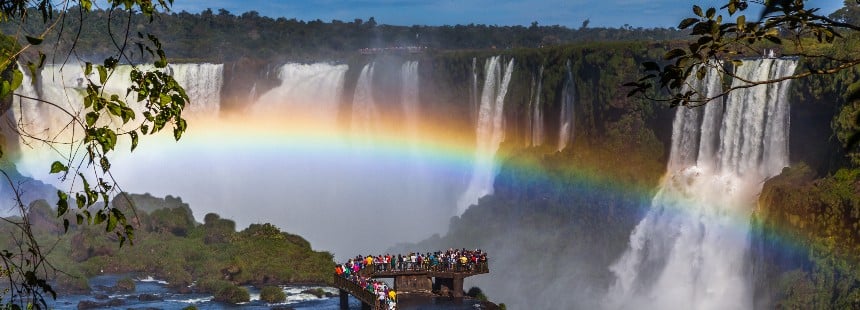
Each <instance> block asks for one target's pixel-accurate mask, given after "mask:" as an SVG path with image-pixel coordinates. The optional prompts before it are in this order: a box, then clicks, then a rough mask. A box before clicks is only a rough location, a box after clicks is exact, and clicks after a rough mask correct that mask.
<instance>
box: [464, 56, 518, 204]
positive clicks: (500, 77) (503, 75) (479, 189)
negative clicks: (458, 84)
mask: <svg viewBox="0 0 860 310" xmlns="http://www.w3.org/2000/svg"><path fill="white" fill-rule="evenodd" d="M502 66H503V64H502V60H501V57H499V56H495V57H492V58H490V59H489V60H488V61H487V64H486V65H485V70H484V72H486V74H485V79H484V88H483V90H482V92H481V104H480V107H479V110H478V122H477V124H476V126H475V127H476V129H475V131H476V133H477V135H476V136H477V141H476V150H475V163H474V164H473V167H474V169H473V170H472V178H471V180H470V181H469V185H468V187H467V188H466V191H465V192H463V194H462V195H461V196H460V199H459V200H458V201H457V211H458V214H462V213H463V212H464V211H466V209H467V208H469V206H470V205H472V204H475V203H477V202H478V199H479V198H481V197H484V196H486V195H489V194H492V193H493V180H494V178H495V176H496V171H497V169H498V165H497V164H496V162H495V156H496V151H498V149H499V145H500V144H501V143H502V141H503V140H504V139H505V127H504V125H505V124H504V111H503V110H504V105H505V95H507V93H508V84H510V82H511V73H512V72H513V67H514V60H513V59H511V60H510V61H509V62H508V64H507V66H505V67H504V68H503V67H502Z"/></svg>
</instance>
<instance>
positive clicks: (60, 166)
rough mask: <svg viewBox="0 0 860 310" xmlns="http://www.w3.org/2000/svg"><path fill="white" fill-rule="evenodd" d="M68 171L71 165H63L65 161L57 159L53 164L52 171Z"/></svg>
mask: <svg viewBox="0 0 860 310" xmlns="http://www.w3.org/2000/svg"><path fill="white" fill-rule="evenodd" d="M68 171H69V167H66V165H63V163H61V162H59V161H55V162H54V163H52V164H51V173H59V172H68Z"/></svg>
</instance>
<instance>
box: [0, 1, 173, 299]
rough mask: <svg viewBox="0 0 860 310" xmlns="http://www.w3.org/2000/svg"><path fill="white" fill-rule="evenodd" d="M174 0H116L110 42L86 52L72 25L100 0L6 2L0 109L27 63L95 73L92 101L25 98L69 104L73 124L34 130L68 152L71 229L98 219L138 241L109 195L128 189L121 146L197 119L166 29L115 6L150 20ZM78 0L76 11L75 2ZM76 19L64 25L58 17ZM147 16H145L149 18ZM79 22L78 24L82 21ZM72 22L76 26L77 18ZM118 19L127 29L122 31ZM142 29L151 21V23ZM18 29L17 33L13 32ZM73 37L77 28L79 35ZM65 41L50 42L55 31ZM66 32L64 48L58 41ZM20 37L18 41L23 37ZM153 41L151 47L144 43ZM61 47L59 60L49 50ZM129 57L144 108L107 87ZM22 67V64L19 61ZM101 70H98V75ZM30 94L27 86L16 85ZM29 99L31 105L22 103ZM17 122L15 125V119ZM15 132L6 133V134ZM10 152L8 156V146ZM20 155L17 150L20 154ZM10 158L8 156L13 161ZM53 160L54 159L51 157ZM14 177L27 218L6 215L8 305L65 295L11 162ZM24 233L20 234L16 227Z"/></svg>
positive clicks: (62, 202) (134, 89)
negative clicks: (123, 184)
mask: <svg viewBox="0 0 860 310" xmlns="http://www.w3.org/2000/svg"><path fill="white" fill-rule="evenodd" d="M171 3H172V1H157V2H155V3H153V1H149V0H128V1H110V2H108V3H107V4H106V5H105V7H106V10H105V11H100V12H99V13H100V14H102V15H105V14H106V16H105V18H104V20H105V21H106V22H107V23H108V24H112V25H114V26H116V27H107V28H101V29H100V31H101V32H102V34H103V36H102V37H101V38H99V39H100V40H103V42H102V43H103V44H104V45H105V46H109V48H107V49H106V50H104V51H102V53H101V54H100V55H99V56H98V57H90V58H87V59H82V58H80V57H77V56H78V54H77V49H76V44H77V43H78V40H77V38H78V37H77V36H73V35H70V32H73V31H68V32H65V33H64V29H80V28H81V27H80V25H83V24H87V25H89V21H88V20H87V19H86V16H87V15H88V13H90V11H91V9H92V5H93V3H92V1H90V0H80V1H62V2H59V3H55V2H54V1H49V0H37V1H29V0H14V1H3V3H2V5H0V21H2V29H0V32H2V33H0V57H2V58H0V72H2V73H0V101H2V102H3V103H2V104H0V115H2V114H5V113H6V112H7V111H8V110H9V109H10V106H11V104H10V103H11V97H12V93H13V91H14V90H16V89H17V88H18V87H19V86H20V85H21V84H22V82H23V77H24V74H23V72H22V69H24V68H25V69H26V70H27V71H29V73H30V74H31V75H36V74H38V72H39V71H40V70H41V69H42V67H43V66H44V65H45V64H46V63H49V62H54V63H70V62H78V61H80V62H81V64H80V65H81V66H82V67H83V69H84V74H85V75H86V77H85V78H84V79H83V86H84V87H83V91H82V92H80V94H79V95H80V96H81V98H82V99H83V102H84V106H83V108H75V109H72V108H67V107H65V105H63V104H61V103H58V102H46V101H41V100H30V101H22V103H21V104H22V105H39V106H44V107H46V108H48V109H57V110H58V112H59V113H61V114H65V115H67V116H68V119H67V120H66V121H67V125H66V126H63V127H61V128H60V129H59V131H58V132H50V133H48V130H47V129H46V128H37V129H35V130H34V131H33V132H35V131H39V132H45V133H46V134H36V135H34V136H32V139H33V142H34V143H37V144H44V145H45V146H47V147H50V148H54V149H55V150H57V151H58V158H62V159H61V160H60V161H55V162H53V163H51V164H50V170H49V171H50V173H51V174H55V175H57V177H58V179H60V180H62V181H63V182H66V183H65V184H64V186H66V185H67V186H68V187H66V188H63V187H64V186H60V187H61V189H59V190H57V191H56V197H57V204H56V210H57V211H56V213H54V214H56V215H55V217H56V218H59V219H60V223H62V224H61V227H62V230H63V231H67V230H68V228H69V226H70V225H71V224H72V223H76V224H77V225H82V224H84V223H86V224H87V225H91V226H94V227H100V228H101V227H103V230H104V232H105V233H110V234H113V237H114V238H115V240H117V241H118V242H119V244H120V246H121V245H123V244H125V243H126V242H133V241H134V235H135V234H134V228H133V225H132V224H131V223H129V222H128V221H127V217H126V214H124V213H123V211H121V210H120V209H118V208H115V207H113V205H112V204H110V203H109V197H112V196H114V195H115V194H117V193H118V191H119V189H118V188H119V187H118V186H117V184H116V182H115V180H114V179H113V177H111V173H110V168H111V164H110V158H112V157H113V152H114V151H115V148H116V146H117V141H118V139H125V138H126V137H127V138H128V139H129V140H130V141H131V151H133V150H134V149H135V148H136V147H137V145H138V142H139V140H140V138H141V136H146V135H152V134H155V133H157V132H160V131H162V129H165V128H169V129H172V131H173V136H174V138H175V139H176V140H179V139H180V137H181V136H182V133H183V132H185V129H186V127H187V124H186V121H185V120H184V119H183V118H182V116H181V115H182V110H183V109H184V107H185V105H186V103H187V102H188V101H189V98H188V96H187V94H186V93H185V90H184V89H183V88H182V87H181V86H180V85H179V84H178V83H177V82H176V81H175V80H174V79H173V77H172V76H171V75H169V74H167V73H166V72H163V70H160V69H163V68H165V67H167V56H166V54H165V52H164V50H163V49H162V45H161V43H160V40H159V39H158V37H157V36H154V35H152V34H150V33H144V32H143V31H140V32H137V33H136V34H137V36H136V39H132V38H131V37H130V35H129V34H130V32H129V31H128V29H130V28H129V27H130V26H131V24H128V21H129V20H127V19H124V20H117V19H114V18H113V17H114V16H115V15H114V13H119V14H123V13H124V14H132V12H137V13H136V14H139V16H140V17H141V18H142V19H143V20H147V19H148V20H149V21H152V20H153V18H154V17H155V16H156V15H157V14H158V12H159V11H161V10H164V11H168V10H169V8H170V4H171ZM74 4H77V5H79V6H78V7H75V10H74V11H71V10H59V9H57V8H63V9H68V8H69V6H71V5H74ZM60 21H63V22H62V23H66V22H68V24H67V25H66V24H64V25H62V26H60V27H55V26H56V25H58V24H61V22H60ZM144 23H145V22H144ZM75 24H77V25H78V26H75ZM66 26H69V27H68V28H67V27H66ZM117 29H126V31H124V32H123V31H120V32H117V31H115V30H117ZM141 30H142V29H141ZM7 36H10V37H11V38H10V37H7ZM69 37H72V38H71V39H69ZM49 38H50V40H49V41H53V42H56V43H57V44H44V45H42V44H43V43H47V42H46V41H45V40H46V39H49ZM59 42H63V44H62V45H63V46H64V49H63V50H62V51H59V50H57V49H56V48H57V47H58V46H60V45H61V44H60V43H59ZM16 43H17V44H16ZM132 45H134V46H136V47H137V48H138V50H139V51H140V53H141V54H144V53H146V54H147V55H146V56H145V57H140V56H138V58H141V59H146V60H148V61H149V62H152V63H153V64H154V67H155V70H149V71H147V70H144V69H141V68H139V67H137V66H135V65H134V64H135V61H133V60H132V56H131V55H129V54H128V49H127V48H126V47H127V46H132ZM144 50H145V51H146V52H144ZM46 53H48V54H51V55H50V56H51V58H50V59H51V60H48V55H46ZM120 62H125V63H130V64H132V69H131V70H130V71H129V72H128V73H129V78H130V80H131V86H129V88H128V89H127V94H129V93H135V94H137V97H136V99H134V101H136V102H137V103H139V104H140V105H139V109H138V110H137V112H135V109H133V108H132V107H131V105H130V104H133V103H132V102H126V101H127V100H126V99H125V98H124V97H123V98H121V97H119V95H117V94H110V93H106V92H105V90H104V88H103V87H102V85H105V84H106V82H107V81H108V80H109V79H110V78H111V77H112V76H113V75H114V73H115V70H116V69H117V66H118V65H119V63H120ZM18 64H20V67H22V69H19V65H18ZM96 76H97V77H96ZM16 96H20V95H16ZM22 108H24V109H27V108H28V107H25V106H22ZM13 127H14V125H13ZM11 130H12V131H17V132H19V133H22V135H30V134H31V133H32V132H30V131H29V130H27V129H24V128H23V127H21V126H20V125H19V126H18V128H11ZM5 139H6V138H5V137H4V138H3V139H0V140H3V141H4V142H5ZM59 145H63V146H68V148H67V149H65V148H64V149H65V150H66V151H60V150H59V149H57V148H56V147H57V146H59ZM0 159H2V160H6V159H7V158H6V157H4V154H3V152H2V150H0ZM12 159H14V158H12ZM5 166H6V165H4V168H6V167H5ZM45 168H48V167H45ZM0 173H2V175H3V177H4V179H5V180H4V183H7V182H6V181H8V184H9V185H10V187H12V188H13V190H12V191H14V192H15V193H16V197H15V202H16V205H15V208H14V212H17V215H18V216H19V218H17V219H15V220H14V221H7V222H4V226H3V227H2V229H3V230H4V232H6V233H9V234H10V236H5V237H6V238H8V239H7V242H6V244H5V247H4V248H3V251H2V255H0V260H2V266H3V267H2V268H0V275H2V277H3V278H4V281H5V282H6V283H8V288H9V290H8V291H7V292H8V293H9V294H8V296H6V294H4V296H3V298H6V297H8V299H6V300H2V306H3V307H10V308H16V309H17V308H23V307H26V308H36V309H41V308H43V307H47V303H46V301H45V299H46V298H56V291H55V289H54V288H53V287H52V286H51V285H50V284H49V282H48V281H46V280H47V279H45V278H44V277H43V275H44V274H46V273H51V272H56V271H57V270H56V269H54V267H55V265H54V264H53V263H52V262H50V261H47V262H46V257H48V256H51V255H54V251H53V250H52V249H51V248H45V247H44V245H45V243H40V242H39V241H44V239H45V238H44V237H43V236H36V235H34V233H36V230H34V229H33V228H32V226H33V223H31V222H30V218H29V216H28V215H27V213H28V212H29V211H28V208H27V207H26V205H25V202H24V201H23V200H22V197H21V196H20V194H17V193H20V192H21V191H20V190H19V188H18V187H20V184H17V185H16V184H14V183H15V182H14V181H13V179H12V177H11V176H10V175H9V173H8V172H7V171H6V169H3V170H0ZM11 236H15V237H11Z"/></svg>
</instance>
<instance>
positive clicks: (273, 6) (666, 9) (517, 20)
mask: <svg viewBox="0 0 860 310" xmlns="http://www.w3.org/2000/svg"><path fill="white" fill-rule="evenodd" d="M725 2H726V1H725V0H699V1H691V0H543V1H514V0H288V1H273V0H243V1H235V0H176V1H175V2H174V7H173V10H174V11H176V12H179V11H182V10H185V11H188V12H192V13H197V12H200V11H202V10H205V9H206V8H211V9H213V10H214V11H216V12H217V11H218V9H221V8H223V9H226V10H228V11H230V12H231V13H233V14H237V15H239V14H241V13H244V12H248V11H257V12H258V13H259V14H260V15H264V16H269V17H274V18H277V17H286V18H296V19H299V20H316V19H320V20H322V21H326V22H328V21H331V20H333V19H337V20H341V21H352V20H354V19H356V18H361V19H363V20H368V19H369V18H370V17H374V18H375V19H376V22H377V23H380V24H390V25H415V24H419V25H454V24H469V23H475V24H488V25H529V24H531V23H532V22H533V21H536V22H538V24H540V25H562V26H568V27H571V28H578V27H580V25H582V22H583V21H584V20H586V19H588V20H590V25H591V26H592V27H601V26H602V27H620V26H623V25H625V24H627V25H631V26H633V27H646V28H648V27H674V26H677V24H678V22H680V21H681V19H683V18H685V17H689V16H690V15H691V14H692V13H691V7H692V5H693V4H698V5H699V6H702V7H705V8H706V7H712V6H713V7H719V6H721V5H723V4H724V3H725ZM808 6H809V7H820V8H822V12H826V13H827V14H829V13H830V12H833V11H835V10H836V9H838V8H840V7H842V1H839V0H810V1H809V4H808Z"/></svg>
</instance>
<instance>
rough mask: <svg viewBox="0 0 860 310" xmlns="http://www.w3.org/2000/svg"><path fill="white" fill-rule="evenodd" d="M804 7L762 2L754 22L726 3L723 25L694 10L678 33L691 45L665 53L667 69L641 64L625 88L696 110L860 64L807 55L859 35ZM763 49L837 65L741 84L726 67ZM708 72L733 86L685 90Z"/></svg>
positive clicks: (784, 0) (741, 0)
mask: <svg viewBox="0 0 860 310" xmlns="http://www.w3.org/2000/svg"><path fill="white" fill-rule="evenodd" d="M804 2H805V1H803V0H778V1H777V0H774V1H765V3H766V5H765V7H764V10H763V13H762V15H761V18H760V19H759V20H758V21H752V19H750V20H747V16H746V15H743V14H740V13H743V12H745V11H746V10H747V9H748V7H749V5H748V3H747V1H746V0H728V1H727V3H726V5H724V6H723V7H722V8H721V9H725V10H726V11H728V15H727V19H726V20H725V21H724V19H723V15H722V14H718V10H717V9H716V8H713V7H711V8H708V9H707V10H704V9H702V8H701V7H699V6H693V13H694V14H695V15H696V17H691V18H686V19H684V20H683V21H681V22H680V24H679V25H678V28H680V29H688V28H689V29H691V33H690V34H691V35H693V36H694V37H695V39H693V40H690V41H689V42H688V43H686V44H685V45H686V46H685V48H675V49H672V50H670V51H668V52H666V54H665V55H663V59H664V60H665V61H669V63H668V64H665V65H664V66H662V67H661V65H660V64H659V63H657V62H654V61H648V62H643V63H642V66H643V68H644V70H645V73H646V75H645V76H642V77H641V78H640V79H639V80H638V81H636V82H630V83H627V84H625V85H626V86H630V87H632V91H631V92H630V93H629V95H631V96H632V95H636V94H645V92H646V91H647V90H649V89H652V88H656V89H659V90H665V91H667V92H668V94H669V97H668V98H656V97H650V96H649V97H650V98H652V99H655V100H661V101H668V102H670V103H671V104H672V105H673V106H678V105H683V106H697V105H702V104H706V103H708V102H709V101H711V100H714V99H717V98H721V97H724V96H726V95H727V94H728V93H730V92H732V91H734V90H737V89H741V88H749V87H753V86H756V85H761V84H767V83H775V82H779V81H783V80H787V79H797V78H802V77H806V76H810V75H817V74H831V73H835V72H838V71H841V70H845V69H847V68H851V67H854V66H856V65H857V64H860V58H856V57H847V58H834V56H832V55H821V54H818V53H816V52H815V51H814V50H812V49H810V46H813V45H815V44H821V43H824V44H832V43H834V42H835V41H836V40H837V39H838V38H843V35H842V34H841V31H851V32H857V31H860V26H856V25H852V24H849V23H844V22H841V21H837V20H833V19H830V18H828V17H826V16H823V15H819V13H818V11H819V9H816V8H806V7H805V3H804ZM783 40H786V41H789V42H790V43H791V44H792V45H791V46H790V47H789V45H788V44H785V46H784V44H783ZM810 40H812V41H810ZM768 47H777V48H778V47H785V48H786V50H785V51H783V53H782V54H783V55H785V56H803V57H808V58H823V59H830V60H834V61H835V62H836V64H834V65H833V66H828V67H818V68H808V69H807V70H805V71H802V72H799V73H794V74H793V75H790V76H787V77H780V78H774V79H769V80H763V81H750V80H745V79H743V78H741V77H738V76H736V75H734V73H733V71H732V70H730V68H731V67H729V68H726V65H728V64H732V65H733V66H739V65H740V64H741V63H740V61H739V60H738V59H737V58H739V57H747V56H757V57H761V56H766V55H765V54H764V52H763V49H765V48H768ZM789 48H791V49H789ZM849 53H854V55H856V53H857V51H856V50H855V51H853V52H850V51H849ZM709 68H711V69H716V70H720V71H721V72H723V73H724V74H725V75H727V76H730V77H732V79H733V81H735V82H733V84H731V85H724V88H725V90H724V91H723V92H721V93H719V94H717V95H715V96H713V97H708V95H707V94H700V93H698V92H697V91H696V90H695V88H693V87H689V85H688V81H689V79H691V78H696V79H699V80H701V79H703V78H704V77H705V72H706V71H707V70H708V69H709ZM646 96H647V94H646Z"/></svg>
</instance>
